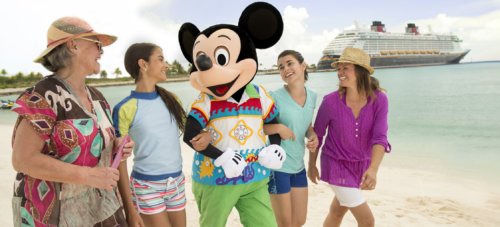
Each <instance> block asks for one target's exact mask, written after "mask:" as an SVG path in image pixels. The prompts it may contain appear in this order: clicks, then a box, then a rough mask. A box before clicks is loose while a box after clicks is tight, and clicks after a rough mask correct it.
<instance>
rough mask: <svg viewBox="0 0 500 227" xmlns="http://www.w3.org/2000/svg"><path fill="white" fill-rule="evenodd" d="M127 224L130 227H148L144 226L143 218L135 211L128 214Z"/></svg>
mask: <svg viewBox="0 0 500 227" xmlns="http://www.w3.org/2000/svg"><path fill="white" fill-rule="evenodd" d="M127 224H128V226H130V227H139V226H140V227H144V226H146V225H144V222H143V221H142V218H141V216H140V215H139V213H137V211H136V210H135V209H134V210H130V211H128V212H127Z"/></svg>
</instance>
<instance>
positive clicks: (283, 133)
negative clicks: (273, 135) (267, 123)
mask: <svg viewBox="0 0 500 227" xmlns="http://www.w3.org/2000/svg"><path fill="white" fill-rule="evenodd" d="M278 133H279V134H280V137H281V139H282V140H288V139H290V138H292V141H294V142H295V135H294V134H293V131H292V130H291V129H289V128H288V127H286V126H285V125H281V124H280V127H279V129H278Z"/></svg>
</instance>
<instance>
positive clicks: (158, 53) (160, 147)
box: [113, 43, 186, 227]
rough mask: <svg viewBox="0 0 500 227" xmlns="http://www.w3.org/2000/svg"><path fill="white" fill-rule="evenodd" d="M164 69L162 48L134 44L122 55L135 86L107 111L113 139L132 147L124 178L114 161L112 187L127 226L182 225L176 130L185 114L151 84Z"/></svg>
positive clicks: (176, 101) (123, 167)
mask: <svg viewBox="0 0 500 227" xmlns="http://www.w3.org/2000/svg"><path fill="white" fill-rule="evenodd" d="M168 68H169V66H168V64H167V63H166V62H165V59H164V56H163V51H162V49H161V48H160V47H158V46H157V45H155V44H151V43H136V44H133V45H132V46H130V47H129V48H128V50H127V52H126V54H125V69H126V70H127V72H128V73H129V74H130V75H131V76H132V78H134V79H135V83H136V89H135V91H132V92H131V94H130V96H128V97H126V98H125V99H123V101H121V102H120V103H118V104H117V105H116V106H115V108H114V109H113V122H114V127H115V129H116V136H117V137H125V136H126V135H129V136H130V138H131V139H133V140H134V141H135V142H136V143H137V146H136V147H135V149H134V166H133V168H132V174H131V176H130V181H129V177H128V172H127V162H122V163H120V166H119V171H120V180H119V182H118V186H119V189H120V193H121V195H122V198H123V203H124V207H125V213H126V215H127V221H128V224H129V226H144V224H145V225H146V226H148V227H151V226H174V227H181V226H182V227H183V226H186V211H185V209H184V208H185V205H186V196H185V192H184V182H185V180H184V175H183V173H182V157H181V146H180V142H179V133H180V132H182V131H183V129H184V123H185V117H186V113H185V112H184V109H183V108H182V105H181V104H180V101H179V99H178V98H177V96H175V95H174V94H173V93H171V92H169V91H167V90H165V89H164V88H162V87H160V86H158V85H157V83H158V82H162V81H165V80H166V72H167V69H168Z"/></svg>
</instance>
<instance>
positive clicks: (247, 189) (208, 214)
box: [193, 178, 278, 227]
mask: <svg viewBox="0 0 500 227" xmlns="http://www.w3.org/2000/svg"><path fill="white" fill-rule="evenodd" d="M268 181H269V178H268V179H266V180H261V181H257V182H253V183H250V184H247V185H245V184H239V185H223V186H217V185H206V184H201V183H198V182H195V181H193V194H194V198H195V199H196V203H197V204H198V211H199V212H200V226H201V227H224V226H226V222H227V218H228V216H229V214H230V213H231V210H232V209H233V207H236V209H237V210H238V213H239V214H240V220H241V224H243V226H245V227H253V226H257V227H275V226H278V225H277V224H276V219H275V217H274V212H273V209H272V207H271V198H270V197H269V192H268V191H267V182H268Z"/></svg>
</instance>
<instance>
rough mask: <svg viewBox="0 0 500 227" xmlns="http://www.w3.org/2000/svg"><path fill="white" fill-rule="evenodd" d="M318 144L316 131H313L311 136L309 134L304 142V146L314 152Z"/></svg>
mask: <svg viewBox="0 0 500 227" xmlns="http://www.w3.org/2000/svg"><path fill="white" fill-rule="evenodd" d="M318 145H319V141H318V135H316V133H313V134H312V135H311V136H309V138H308V141H307V142H306V147H307V149H309V151H310V152H316V148H318Z"/></svg>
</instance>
